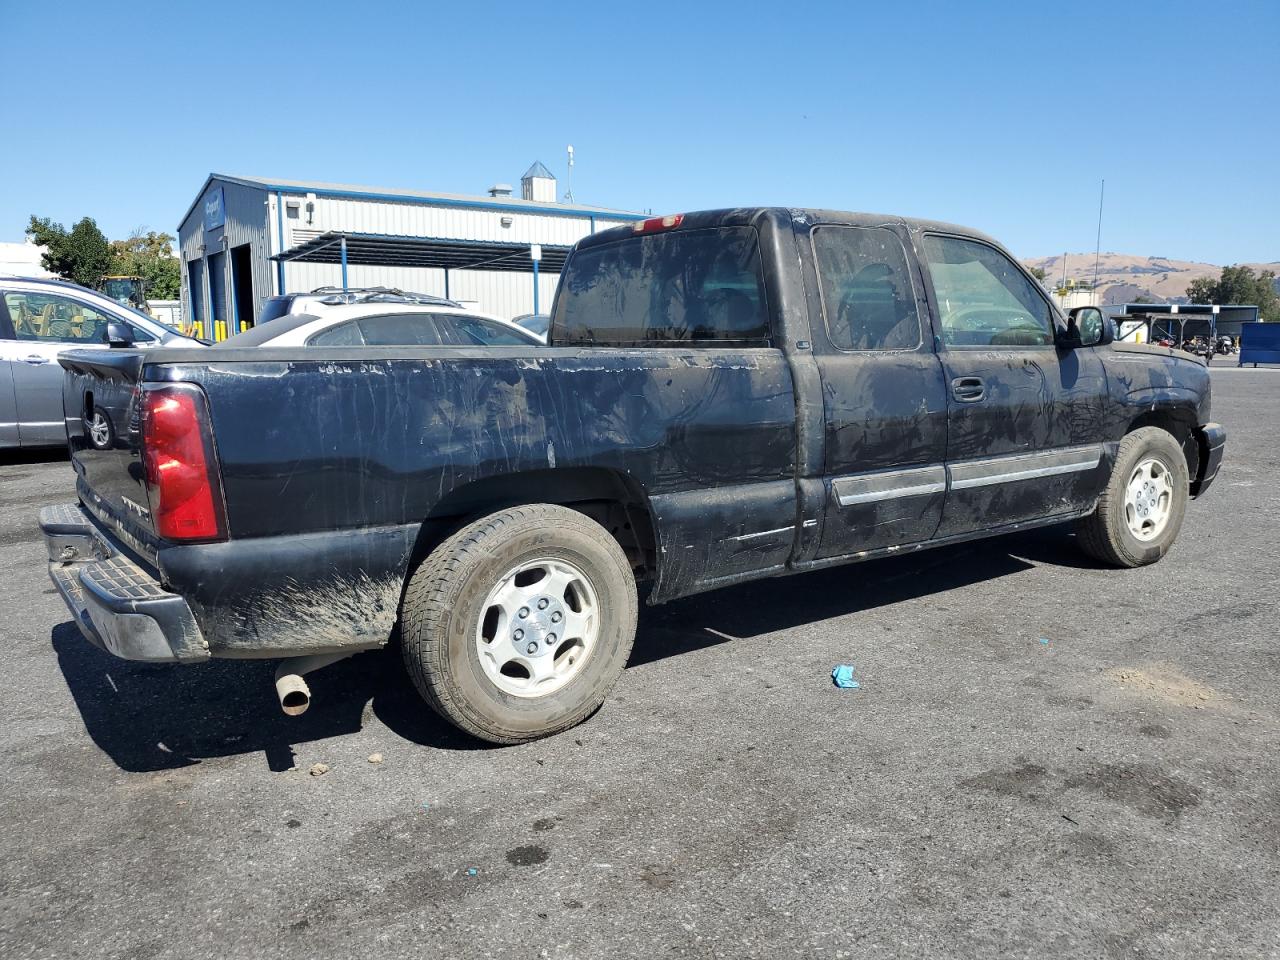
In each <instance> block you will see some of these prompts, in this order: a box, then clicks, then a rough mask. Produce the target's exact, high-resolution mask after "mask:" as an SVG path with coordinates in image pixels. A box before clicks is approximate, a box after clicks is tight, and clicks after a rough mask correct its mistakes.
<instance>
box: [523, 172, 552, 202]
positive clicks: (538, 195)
mask: <svg viewBox="0 0 1280 960" xmlns="http://www.w3.org/2000/svg"><path fill="white" fill-rule="evenodd" d="M520 195H521V196H522V197H524V198H525V199H526V200H537V201H538V202H540V203H555V202H556V178H555V177H553V176H552V175H551V171H550V170H548V169H547V168H546V167H544V166H543V165H542V164H541V163H537V162H535V163H534V165H533V166H531V167H530V168H529V169H528V170H526V171H525V172H524V176H523V177H521V178H520Z"/></svg>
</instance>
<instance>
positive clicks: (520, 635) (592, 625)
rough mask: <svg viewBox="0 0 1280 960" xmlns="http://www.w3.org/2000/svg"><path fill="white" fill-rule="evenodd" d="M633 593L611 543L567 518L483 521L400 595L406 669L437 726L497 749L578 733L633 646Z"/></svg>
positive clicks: (543, 512) (561, 511)
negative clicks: (445, 724) (440, 721)
mask: <svg viewBox="0 0 1280 960" xmlns="http://www.w3.org/2000/svg"><path fill="white" fill-rule="evenodd" d="M636 609H637V601H636V585H635V579H634V577H633V575H632V572H631V566H630V564H629V563H628V562H627V558H626V555H625V554H624V553H623V552H622V549H621V548H620V547H619V546H618V544H617V541H615V540H614V539H613V537H612V536H610V535H609V533H608V531H607V530H605V529H604V528H603V527H601V526H600V525H599V524H597V523H595V522H594V521H593V520H591V519H590V518H588V517H586V516H583V515H582V514H580V513H578V512H576V511H574V510H570V509H568V508H566V507H560V506H553V505H550V504H535V505H532V506H525V507H512V508H510V509H508V510H503V511H500V512H498V513H494V514H490V515H489V516H487V517H484V518H482V519H480V520H477V521H475V522H474V523H471V524H469V525H468V526H466V527H464V528H463V529H462V530H460V531H458V532H457V533H456V534H454V535H453V536H452V537H450V538H449V539H448V540H446V541H445V542H444V543H442V544H441V545H440V546H439V547H437V548H436V549H435V550H434V551H432V553H431V555H430V556H428V557H427V558H426V560H424V561H423V562H422V564H421V565H420V566H419V567H418V569H417V570H416V571H415V572H414V574H413V576H412V577H411V578H410V581H409V585H408V587H407V589H406V591H405V598H404V604H403V608H402V610H401V622H402V628H403V637H404V643H403V651H404V657H405V663H406V665H407V666H408V668H409V673H410V675H411V676H412V677H413V681H414V684H415V686H416V687H417V688H418V691H419V692H420V693H421V694H422V696H423V698H424V699H425V700H426V701H427V702H428V703H429V704H430V705H431V706H432V708H433V709H435V710H436V712H437V713H439V714H440V715H441V716H442V717H444V718H445V719H446V720H448V721H450V722H451V723H453V724H455V725H456V726H458V727H461V728H462V729H463V730H466V731H467V732H468V733H471V734H473V735H475V736H477V737H480V738H481V739H484V740H488V741H491V742H493V743H519V742H521V741H525V740H533V739H536V738H538V737H544V736H547V735H549V734H552V733H557V732H559V731H561V730H564V729H567V728H568V727H571V726H573V725H574V724H576V723H579V722H580V721H581V720H583V719H584V718H585V717H587V716H588V715H589V714H590V713H591V712H592V711H594V710H595V709H596V708H597V707H599V706H600V704H601V703H603V702H604V698H605V696H606V695H607V694H608V692H609V689H610V688H611V687H612V686H613V684H614V682H615V681H616V680H617V679H618V676H619V674H621V672H622V668H623V667H624V666H625V665H626V661H627V657H628V655H629V654H630V652H631V644H632V641H633V639H634V637H635V627H636Z"/></svg>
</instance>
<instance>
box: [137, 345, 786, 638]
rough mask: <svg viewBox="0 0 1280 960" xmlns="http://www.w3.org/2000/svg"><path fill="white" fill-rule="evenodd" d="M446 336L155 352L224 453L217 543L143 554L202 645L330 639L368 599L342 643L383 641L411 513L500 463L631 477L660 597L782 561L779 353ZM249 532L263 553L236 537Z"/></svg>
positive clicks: (430, 508)
mask: <svg viewBox="0 0 1280 960" xmlns="http://www.w3.org/2000/svg"><path fill="white" fill-rule="evenodd" d="M463 353H465V352H462V353H459V352H454V354H453V355H451V356H448V357H424V356H422V351H419V352H418V354H419V355H418V356H417V357H414V358H408V357H401V358H372V357H371V358H370V359H367V360H360V361H356V360H351V359H349V358H348V359H345V360H332V359H328V358H325V359H315V360H292V361H286V362H278V361H272V360H264V361H257V362H254V361H250V360H244V361H238V362H219V361H218V360H214V362H212V363H208V364H204V363H193V364H186V365H174V366H166V367H165V368H164V369H163V375H164V376H167V377H169V378H172V379H176V380H185V379H191V380H195V381H197V382H199V383H200V384H201V385H202V386H203V388H204V390H205V392H206V394H207V395H208V397H209V402H210V410H211V416H212V422H213V429H214V435H215V437H216V438H217V445H218V455H219V458H220V461H221V465H222V479H223V489H224V491H225V497H226V502H227V515H228V518H229V522H230V528H231V537H232V540H231V541H230V542H229V543H227V544H212V545H207V546H192V547H177V548H171V549H168V550H164V551H162V552H161V567H162V569H163V571H164V573H165V576H166V579H167V581H168V582H169V583H171V584H172V585H173V587H174V589H176V590H178V591H179V592H181V593H183V594H184V595H188V596H191V597H193V598H195V601H194V603H193V606H194V607H195V608H196V612H197V616H198V617H199V618H200V619H201V621H202V624H204V623H208V624H210V626H209V627H207V628H206V635H207V636H210V637H211V638H216V640H211V643H212V642H218V643H222V644H225V647H226V648H227V649H231V648H237V647H240V648H244V649H262V648H263V647H266V646H268V645H270V646H277V645H278V646H280V647H281V648H295V647H299V648H300V647H306V648H307V649H308V650H309V651H310V650H311V649H312V648H315V649H317V650H320V649H329V648H330V647H331V646H332V645H333V643H334V641H335V639H336V638H337V637H338V636H340V635H341V633H342V626H341V625H342V624H344V623H347V624H350V623H351V622H353V621H352V619H351V617H352V614H353V612H354V611H355V610H357V609H359V608H361V607H362V606H365V605H368V606H369V607H370V609H373V610H377V611H381V613H380V614H379V615H378V616H373V617H371V618H370V619H369V620H368V621H367V622H362V623H360V630H359V631H358V634H359V635H358V636H353V637H352V642H358V643H361V644H365V643H367V642H368V640H369V638H370V637H371V636H375V635H376V636H380V637H382V638H383V639H385V637H386V636H387V635H389V633H390V625H391V623H392V622H394V613H395V608H396V604H397V603H398V599H399V594H400V589H401V586H402V584H403V580H404V577H405V576H406V574H407V572H408V565H409V562H410V557H411V551H412V546H413V542H414V536H415V535H416V531H417V529H418V525H420V524H421V523H422V521H423V520H425V519H427V518H429V517H431V516H433V512H434V511H435V509H436V507H437V505H439V504H440V503H441V502H442V501H444V500H445V499H446V498H447V497H448V496H449V495H450V494H451V493H453V492H454V491H457V490H460V489H461V488H463V487H465V486H466V485H467V484H469V483H472V482H474V481H477V480H481V479H484V478H487V477H493V476H500V475H505V474H518V473H523V472H528V471H537V470H547V469H564V468H571V467H575V466H591V467H605V468H608V469H611V470H615V471H617V472H619V473H622V474H624V475H628V476H630V477H631V478H633V479H634V481H635V482H636V483H637V484H638V485H639V486H640V488H641V489H643V490H644V492H645V493H646V494H647V496H648V497H649V498H650V502H651V504H652V508H653V509H654V511H655V513H658V514H659V517H660V520H659V527H658V529H659V530H660V532H661V543H660V547H661V550H662V554H663V556H662V559H663V560H664V561H665V560H667V559H669V558H679V559H678V561H673V562H672V563H671V565H670V566H669V567H665V564H663V565H660V569H664V567H665V569H664V572H663V574H662V575H661V579H660V582H659V584H658V587H657V590H658V596H659V597H660V598H661V597H669V596H678V595H680V594H682V593H686V592H689V591H690V590H691V589H694V588H695V587H696V585H697V584H698V583H699V582H700V581H703V580H707V579H714V578H717V577H720V576H723V575H724V574H725V573H726V572H734V573H746V572H750V571H752V570H755V569H759V570H767V569H770V568H772V567H776V566H779V565H781V564H783V563H785V561H786V559H787V557H788V555H789V553H790V550H791V547H792V544H793V542H794V537H793V535H792V531H791V528H790V526H789V525H793V524H794V521H795V493H794V491H795V449H796V434H795V401H794V397H793V388H792V381H791V377H790V372H789V368H788V365H787V363H786V361H785V359H784V357H783V355H782V353H781V351H779V350H777V349H771V348H751V349H737V348H734V349H716V348H713V349H688V350H686V349H675V350H667V349H646V350H605V349H598V350H597V349H588V350H578V349H572V350H571V349H551V350H548V349H544V348H533V349H532V350H521V349H520V348H511V349H508V350H506V351H505V352H504V355H498V351H494V350H486V351H473V352H472V353H471V354H470V355H463ZM159 374H160V371H159V370H156V371H155V375H159ZM304 411H305V413H304ZM714 503H719V504H722V505H729V504H732V505H733V509H725V508H724V507H722V508H721V509H711V508H710V505H711V504H714ZM780 527H788V529H787V531H786V535H783V534H779V535H777V536H775V537H770V538H753V539H749V540H742V541H739V540H734V539H733V538H735V537H738V536H741V535H743V534H751V533H756V532H759V531H761V530H768V529H776V528H780ZM384 530H393V531H395V534H394V535H390V534H383V533H382V532H381V531H384ZM335 531H345V533H343V534H341V535H338V534H335V533H334V532H335ZM371 531H379V532H378V533H377V534H376V535H375V534H374V533H372V532H371ZM300 534H301V535H302V536H301V537H299V535H300ZM251 542H252V543H254V544H256V545H257V546H259V547H260V548H261V551H262V552H261V553H258V552H256V551H255V552H254V553H250V554H246V552H245V551H244V545H246V544H249V543H251ZM268 558H269V559H268ZM343 597H346V598H347V599H345V600H343V599H342V598H343ZM293 621H296V623H295V622H293ZM348 629H349V628H348Z"/></svg>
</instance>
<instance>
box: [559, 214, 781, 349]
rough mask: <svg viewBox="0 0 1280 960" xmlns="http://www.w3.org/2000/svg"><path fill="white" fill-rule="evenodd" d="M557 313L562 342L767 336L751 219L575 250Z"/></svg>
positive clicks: (763, 339)
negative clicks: (736, 224)
mask: <svg viewBox="0 0 1280 960" xmlns="http://www.w3.org/2000/svg"><path fill="white" fill-rule="evenodd" d="M560 283H561V288H560V293H559V295H558V296H557V298H556V307H555V313H554V315H553V317H552V320H551V326H552V327H553V328H554V329H553V332H552V337H551V339H552V342H554V343H555V344H557V345H563V344H612V345H632V344H655V345H656V344H678V345H682V346H683V345H691V344H698V343H703V344H707V343H710V344H715V343H737V344H746V345H753V344H766V343H767V342H768V339H767V338H768V335H769V321H768V310H767V301H766V299H765V290H764V275H763V273H762V271H761V267H760V250H759V243H758V240H757V237H756V231H755V229H754V228H752V227H714V228H709V229H701V230H679V229H677V230H673V231H670V232H667V233H656V234H651V235H647V236H637V237H629V238H627V239H625V240H619V241H616V242H614V243H609V244H604V245H602V246H598V247H588V248H587V249H585V250H581V251H578V252H575V253H574V254H573V256H572V257H570V259H569V262H568V264H567V266H566V268H565V272H564V274H563V275H562V277H561V281H560Z"/></svg>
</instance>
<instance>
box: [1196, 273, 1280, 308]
mask: <svg viewBox="0 0 1280 960" xmlns="http://www.w3.org/2000/svg"><path fill="white" fill-rule="evenodd" d="M1275 279H1276V275H1275V274H1274V273H1272V272H1271V271H1270V270H1264V271H1262V273H1254V272H1253V268H1252V267H1242V266H1236V267H1223V268H1222V275H1221V276H1220V277H1219V278H1218V279H1217V280H1214V279H1212V278H1211V277H1199V278H1198V279H1195V280H1192V281H1191V285H1190V286H1188V287H1187V298H1188V299H1189V300H1190V301H1191V302H1192V303H1224V304H1225V303H1244V304H1252V305H1253V306H1256V307H1257V308H1258V313H1259V315H1260V316H1261V317H1262V319H1263V320H1268V321H1272V322H1275V321H1280V297H1277V296H1276V288H1275Z"/></svg>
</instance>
